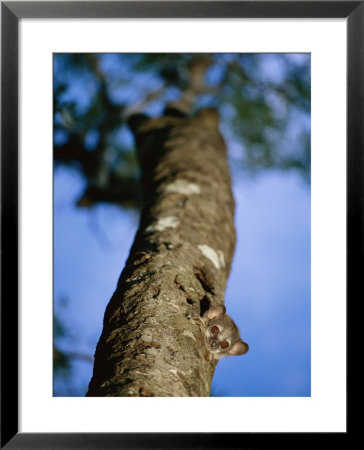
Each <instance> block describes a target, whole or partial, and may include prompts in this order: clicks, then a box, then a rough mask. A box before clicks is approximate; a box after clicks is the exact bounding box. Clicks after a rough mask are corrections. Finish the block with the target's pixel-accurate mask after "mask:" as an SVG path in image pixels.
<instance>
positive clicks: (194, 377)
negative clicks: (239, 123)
mask: <svg viewBox="0 0 364 450" xmlns="http://www.w3.org/2000/svg"><path fill="white" fill-rule="evenodd" d="M141 122H142V123H141ZM132 128H134V133H135V135H136V141H137V147H138V154H139V160H140V165H141V169H142V185H143V192H144V207H143V211H142V215H141V221H140V226H139V229H138V232H137V234H136V237H135V241H134V244H133V246H132V248H131V251H130V255H129V258H128V261H127V263H126V267H125V269H124V270H123V272H122V274H121V276H120V279H119V281H118V284H117V288H116V290H115V293H114V295H113V296H112V298H111V300H110V303H109V304H108V306H107V308H106V312H105V317H104V326H103V331H102V334H101V337H100V340H99V342H98V345H97V349H96V354H95V364H94V373H93V377H92V379H91V382H90V385H89V391H88V393H87V395H88V396H208V395H209V393H210V386H211V380H212V375H213V372H214V370H215V367H216V361H210V360H209V358H208V354H207V351H206V349H205V345H204V341H203V335H202V332H201V330H200V328H199V326H198V323H197V321H196V320H193V319H192V317H193V316H195V317H196V316H198V315H202V314H203V312H204V311H205V310H206V309H208V308H209V307H210V306H212V305H217V304H221V303H223V302H224V291H225V287H226V281H227V277H228V274H229V271H230V266H231V261H232V257H233V252H234V246H235V229H234V223H233V215H234V200H233V196H232V192H231V180H230V174H229V169H228V165H227V160H226V147H225V144H224V141H223V138H222V136H221V134H220V133H219V130H218V114H217V111H215V110H211V109H205V110H201V111H200V112H199V113H198V114H197V115H196V116H195V117H194V118H185V117H173V116H172V115H165V116H163V117H160V118H157V119H148V120H147V119H146V118H145V120H144V121H141V120H139V121H136V120H135V121H134V124H133V123H132Z"/></svg>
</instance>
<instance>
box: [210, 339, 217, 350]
mask: <svg viewBox="0 0 364 450" xmlns="http://www.w3.org/2000/svg"><path fill="white" fill-rule="evenodd" d="M210 345H211V348H213V349H215V348H217V342H216V341H211V343H210Z"/></svg>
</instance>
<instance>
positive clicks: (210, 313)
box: [205, 305, 226, 320]
mask: <svg viewBox="0 0 364 450" xmlns="http://www.w3.org/2000/svg"><path fill="white" fill-rule="evenodd" d="M225 312H226V308H225V306H224V305H217V306H212V307H211V308H210V309H208V310H207V311H206V312H205V317H207V318H208V319H209V320H212V319H216V318H217V317H220V316H222V315H224V314H225Z"/></svg>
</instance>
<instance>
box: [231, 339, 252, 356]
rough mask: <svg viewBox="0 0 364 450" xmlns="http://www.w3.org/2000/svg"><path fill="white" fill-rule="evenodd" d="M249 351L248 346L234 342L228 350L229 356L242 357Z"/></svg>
mask: <svg viewBox="0 0 364 450" xmlns="http://www.w3.org/2000/svg"><path fill="white" fill-rule="evenodd" d="M248 350H249V345H248V344H247V343H246V342H244V341H238V342H235V344H234V345H233V346H232V347H231V349H230V350H229V355H244V354H245V353H247V352H248Z"/></svg>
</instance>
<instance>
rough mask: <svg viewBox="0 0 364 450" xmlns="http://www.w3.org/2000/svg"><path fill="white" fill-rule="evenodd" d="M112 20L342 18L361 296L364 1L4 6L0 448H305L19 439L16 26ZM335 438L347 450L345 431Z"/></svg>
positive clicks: (232, 440)
mask: <svg viewBox="0 0 364 450" xmlns="http://www.w3.org/2000/svg"><path fill="white" fill-rule="evenodd" d="M109 17H113V18H118V17H120V18H166V19H167V18H201V19H202V18H346V19H347V107H348V108H347V304H348V302H349V299H350V298H353V297H354V295H355V297H356V298H358V295H359V297H360V292H363V289H362V287H361V284H362V283H361V278H362V273H364V272H363V267H364V264H363V255H362V249H363V231H362V230H363V194H364V183H363V177H362V173H363V169H364V165H363V155H364V152H363V144H364V133H363V129H364V127H363V124H364V1H281V2H279V1H209V2H207V1H193V2H183V1H168V2H165V1H159V2H158V1H125V2H119V1H118V2H107V1H105V2H102V1H95V2H79V1H73V2H47V1H44V2H43V1H38V2H22V1H19V2H18V1H16V2H14V1H13V2H11V1H9V2H1V48H2V53H1V66H2V72H1V74H2V75H1V92H2V97H1V108H2V109H1V131H2V133H1V205H2V208H1V448H3V447H5V448H9V449H26V448H29V449H50V448H52V449H66V448H67V449H96V448H97V449H98V448H100V449H101V448H102V449H111V448H113V449H116V448H118V449H139V448H140V449H142V448H155V449H157V448H158V449H161V448H167V447H168V448H172V449H182V448H211V449H212V448H213V449H219V448H221V449H223V448H224V449H225V448H259V447H262V446H264V445H266V446H267V445H269V446H271V444H272V440H277V439H279V440H280V444H281V445H283V446H284V445H287V444H289V445H292V444H293V443H294V442H297V441H298V442H300V443H306V441H307V440H308V439H310V438H311V437H312V435H311V434H310V433H302V434H298V433H291V434H281V433H216V434H213V433H193V434H192V433H167V432H166V433H135V434H133V433H19V432H18V408H17V405H18V331H19V330H18V323H17V319H18V181H19V180H18V76H19V74H18V32H19V31H18V25H19V19H21V18H109ZM334 94H335V93H333V95H334ZM347 348H348V352H349V353H350V346H348V347H347ZM347 417H348V418H349V413H348V416H347ZM349 429H350V428H348V430H349ZM332 435H335V436H334V437H335V440H336V441H337V442H338V443H340V442H341V443H342V444H344V440H345V441H346V439H347V438H348V431H347V432H346V433H332ZM327 437H328V436H327V434H325V433H315V435H314V438H315V442H319V441H320V440H325V443H327ZM268 443H269V444H268Z"/></svg>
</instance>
